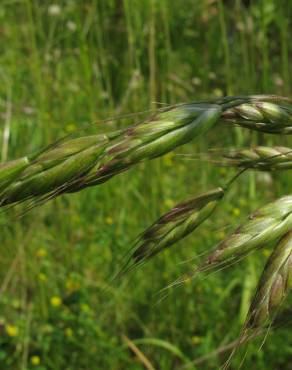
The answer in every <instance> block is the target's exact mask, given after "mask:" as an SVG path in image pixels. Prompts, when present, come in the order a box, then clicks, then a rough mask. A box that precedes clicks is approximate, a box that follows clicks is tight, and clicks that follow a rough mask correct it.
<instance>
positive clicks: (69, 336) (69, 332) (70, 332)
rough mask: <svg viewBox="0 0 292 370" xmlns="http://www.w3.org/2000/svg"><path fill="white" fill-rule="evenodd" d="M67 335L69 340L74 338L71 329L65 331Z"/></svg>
mask: <svg viewBox="0 0 292 370" xmlns="http://www.w3.org/2000/svg"><path fill="white" fill-rule="evenodd" d="M65 335H66V337H68V338H72V337H73V330H72V329H71V328H66V329H65Z"/></svg>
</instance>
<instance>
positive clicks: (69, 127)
mask: <svg viewBox="0 0 292 370" xmlns="http://www.w3.org/2000/svg"><path fill="white" fill-rule="evenodd" d="M75 130H76V125H75V123H68V125H66V131H67V132H72V131H75Z"/></svg>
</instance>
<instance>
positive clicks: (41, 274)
mask: <svg viewBox="0 0 292 370" xmlns="http://www.w3.org/2000/svg"><path fill="white" fill-rule="evenodd" d="M38 279H39V280H40V281H47V280H48V278H47V276H46V275H45V274H44V273H43V272H40V273H39V274H38Z"/></svg>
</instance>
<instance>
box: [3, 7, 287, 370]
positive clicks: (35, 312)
mask: <svg viewBox="0 0 292 370" xmlns="http://www.w3.org/2000/svg"><path fill="white" fill-rule="evenodd" d="M291 20H292V3H291V1H289V0H287V1H285V0H262V1H260V0H259V1H248V0H245V1H244V0H233V1H231V0H229V1H228V0H226V1H223V0H222V1H219V0H217V1H216V0H181V1H172V0H84V1H77V0H76V1H74V0H67V1H65V0H64V1H55V2H51V1H46V0H39V1H38V0H2V1H1V3H0V37H1V43H0V50H1V54H0V79H1V84H0V114H1V116H0V122H1V137H0V139H1V159H2V161H5V160H7V159H12V158H15V157H17V156H20V155H22V154H25V153H28V152H31V151H33V150H35V149H37V148H39V147H40V146H41V145H45V144H48V143H50V142H52V141H53V140H55V139H57V138H60V137H61V136H62V135H64V134H67V133H70V132H72V131H73V130H75V129H77V128H82V127H84V126H86V125H87V124H88V123H91V122H95V121H100V120H102V119H106V118H108V117H112V116H115V115H120V114H126V113H134V112H139V111H146V110H149V109H154V108H155V107H160V106H161V104H163V103H179V102H187V101H193V100H200V99H206V98H208V99H209V98H213V97H219V96H222V95H232V94H234V95H238V94H254V93H273V94H280V95H286V96H291V63H290V62H291V51H292V44H291V34H292V33H291V32H292V28H291ZM137 119H138V118H137V117H136V118H135V117H134V118H133V119H128V120H126V121H125V120H124V121H123V122H122V123H121V122H119V121H116V122H115V121H114V123H111V124H110V125H111V127H114V126H115V125H121V124H130V123H132V122H136V121H137ZM107 125H108V124H107V123H102V122H100V123H99V124H97V125H96V131H97V132H102V131H103V130H104V129H105V127H107ZM256 143H259V144H263V143H266V144H269V145H272V144H274V143H277V144H281V145H291V140H290V143H289V138H287V137H286V138H285V137H273V136H271V135H259V134H257V133H251V132H248V131H245V130H242V129H239V128H238V129H232V130H231V129H230V128H229V129H227V128H220V129H214V130H213V131H212V132H211V133H209V135H208V138H204V139H201V141H197V142H196V143H190V144H188V145H185V146H184V147H183V148H179V149H177V151H176V152H175V153H173V154H169V155H166V156H165V157H163V158H162V159H159V160H155V161H153V162H151V163H144V164H141V165H139V166H136V167H135V168H134V169H132V170H131V171H129V172H127V173H124V174H122V175H120V176H117V177H116V178H114V179H113V180H111V181H110V182H108V183H105V184H104V185H102V186H98V187H96V188H91V189H87V190H84V191H82V192H81V193H80V194H74V195H68V196H63V197H60V198H58V199H56V200H54V201H52V202H50V203H48V204H46V205H45V206H42V207H39V208H36V209H34V210H33V211H32V212H30V213H29V214H28V215H27V216H25V217H24V218H22V219H20V220H16V221H14V222H9V224H8V226H5V227H4V226H2V227H1V233H0V248H1V251H0V295H1V298H0V334H1V337H0V368H1V369H9V370H10V369H11V370H12V369H17V370H18V369H21V370H27V369H29V370H33V369H34V370H45V369H47V370H49V369H50V370H59V369H60V370H77V369H78V370H93V369H96V370H99V369H115V370H120V369H121V370H122V369H127V370H128V369H131V370H134V369H135V370H138V369H145V368H146V369H148V370H151V369H152V370H153V369H162V370H168V369H193V370H195V369H218V368H219V367H220V364H222V363H223V362H224V360H225V359H226V358H227V356H228V352H226V351H224V348H225V346H226V345H227V348H228V344H229V343H230V342H232V341H234V340H235V339H236V338H237V337H238V335H239V333H240V329H241V327H242V325H243V322H244V319H245V315H246V313H247V310H248V306H249V303H250V300H251V298H252V296H253V292H254V288H255V285H256V282H257V279H258V277H259V275H260V274H261V271H262V269H263V266H264V263H265V260H266V258H267V256H268V255H269V253H270V251H271V247H272V246H267V247H266V248H264V249H263V250H262V251H260V252H258V253H256V254H253V255H252V256H250V257H249V258H247V259H246V260H245V261H243V262H242V263H240V264H239V265H238V266H232V267H230V268H228V269H227V270H225V271H224V272H218V273H216V274H212V275H210V276H208V277H207V278H204V279H201V280H193V281H189V282H188V283H187V284H185V285H183V286H182V287H180V288H179V289H176V290H174V291H172V292H170V294H169V296H168V297H166V298H165V299H163V300H161V294H159V291H160V290H161V289H162V288H164V287H165V286H166V285H167V284H169V283H170V282H172V281H173V280H174V279H175V278H177V277H178V276H179V275H180V274H182V273H183V272H186V271H188V270H189V269H190V268H191V266H192V264H193V263H194V262H196V260H194V261H190V259H191V258H194V257H195V256H196V255H199V254H201V253H204V252H206V251H207V250H208V249H210V248H212V247H213V246H214V245H215V244H216V243H217V242H218V241H219V240H220V239H222V238H223V237H224V236H225V235H226V234H227V233H228V232H230V231H231V230H232V228H233V227H235V226H236V225H238V223H239V222H240V221H241V220H244V218H245V217H246V216H247V215H248V214H249V213H250V212H251V211H252V210H255V209H256V208H257V207H258V206H259V205H261V204H264V203H265V202H268V201H269V200H271V199H274V198H275V197H277V196H280V195H284V194H288V192H289V189H291V183H292V177H291V174H288V173H282V174H273V175H270V174H265V173H255V172H251V173H249V174H245V175H244V176H242V178H241V179H240V180H239V182H238V183H237V184H236V185H234V186H233V188H232V190H231V191H230V193H229V195H228V197H227V198H226V200H225V201H224V202H223V203H222V206H221V208H220V209H218V212H217V213H216V214H215V215H214V216H213V217H212V218H211V219H210V220H208V221H207V222H206V223H205V224H204V225H202V226H201V228H200V229H199V230H198V231H196V232H195V233H194V235H191V236H190V237H188V238H187V239H186V240H184V241H182V242H180V243H179V244H178V245H177V246H175V247H173V248H172V249H170V250H168V251H166V252H164V253H163V254H161V255H159V256H157V257H156V258H154V259H153V260H151V261H150V262H149V263H148V264H146V265H145V266H143V268H141V269H139V270H137V271H135V272H134V273H132V274H130V275H128V276H126V277H125V278H123V279H122V280H120V281H118V282H117V283H115V284H113V283H112V282H111V278H112V276H113V275H114V273H115V272H116V271H118V269H119V268H121V265H122V258H123V256H124V254H125V253H126V252H127V251H128V250H129V248H130V246H131V243H132V241H133V240H134V238H135V237H136V235H137V234H139V233H140V232H141V231H143V229H144V228H145V227H147V226H148V225H149V224H151V223H152V222H153V221H154V220H155V219H156V218H157V217H158V216H159V215H160V214H162V213H163V212H165V211H167V210H168V209H169V208H171V207H172V206H173V205H174V204H176V202H178V201H181V200H184V199H186V198H188V197H189V196H191V195H194V194H197V193H199V192H201V191H204V190H208V189H211V188H212V187H215V186H218V185H220V184H221V185H222V184H224V183H225V182H226V181H227V180H228V179H230V178H231V176H232V175H233V174H234V173H235V172H234V171H233V170H228V171H227V170H226V169H220V168H218V167H216V166H214V165H212V164H211V163H208V162H206V161H202V162H201V161H197V160H195V159H194V158H192V156H193V157H195V156H196V155H197V154H198V153H205V152H206V151H207V150H208V149H210V148H222V147H228V146H249V145H251V144H256ZM181 153H184V154H189V155H190V156H189V157H185V156H180V155H178V154H181ZM0 218H1V222H2V223H4V221H5V220H6V219H5V215H3V214H1V216H0ZM181 262H184V263H181ZM291 302H292V300H291V296H290V298H289V297H288V299H287V300H286V304H285V307H284V311H283V313H282V314H281V315H280V316H281V317H279V324H278V325H277V328H276V329H273V330H271V332H270V333H269V335H268V336H267V338H266V340H265V344H264V346H263V348H262V349H261V350H260V345H261V343H262V341H263V337H260V338H258V339H256V340H254V341H252V342H251V343H250V344H249V345H248V346H247V347H245V348H244V349H243V350H241V351H239V353H238V354H237V355H236V356H235V358H234V360H233V362H232V365H231V369H237V368H238V367H239V364H240V362H241V360H242V358H243V356H244V353H245V351H246V358H245V362H244V364H243V366H242V369H265V370H267V369H282V370H284V369H285V370H289V369H292V361H291V358H292V335H291V326H289V312H290V320H291V310H290V311H289V305H290V306H291ZM222 349H223V350H222ZM214 351H217V352H216V354H215V355H214ZM143 356H145V358H144V357H143ZM289 360H290V361H289Z"/></svg>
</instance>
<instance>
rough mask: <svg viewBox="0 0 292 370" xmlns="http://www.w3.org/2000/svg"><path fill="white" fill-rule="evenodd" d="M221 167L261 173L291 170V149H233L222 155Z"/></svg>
mask: <svg viewBox="0 0 292 370" xmlns="http://www.w3.org/2000/svg"><path fill="white" fill-rule="evenodd" d="M223 156H224V161H223V163H222V164H223V165H225V166H232V167H240V168H250V169H251V168H252V169H257V170H261V171H277V170H288V169H292V149H291V148H287V147H280V146H275V147H267V146H257V147H254V148H247V149H233V150H230V151H229V152H226V153H224V154H223Z"/></svg>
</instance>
